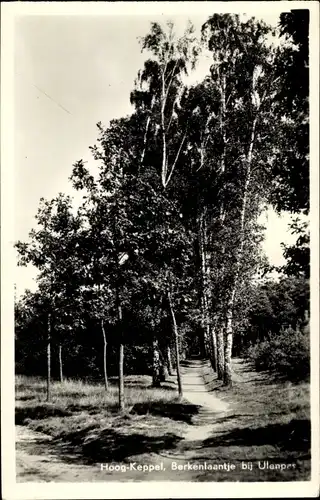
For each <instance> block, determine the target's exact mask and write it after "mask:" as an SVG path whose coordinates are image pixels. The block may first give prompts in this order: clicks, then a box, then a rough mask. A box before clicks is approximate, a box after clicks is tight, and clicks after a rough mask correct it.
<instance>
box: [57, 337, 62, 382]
mask: <svg viewBox="0 0 320 500" xmlns="http://www.w3.org/2000/svg"><path fill="white" fill-rule="evenodd" d="M58 354H59V375H60V382H63V364H62V345H61V344H59V351H58Z"/></svg>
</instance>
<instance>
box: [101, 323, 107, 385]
mask: <svg viewBox="0 0 320 500" xmlns="http://www.w3.org/2000/svg"><path fill="white" fill-rule="evenodd" d="M101 331H102V336H103V378H104V387H105V390H106V391H107V390H108V389H109V383H108V373H107V336H106V331H105V328H104V320H103V319H101Z"/></svg>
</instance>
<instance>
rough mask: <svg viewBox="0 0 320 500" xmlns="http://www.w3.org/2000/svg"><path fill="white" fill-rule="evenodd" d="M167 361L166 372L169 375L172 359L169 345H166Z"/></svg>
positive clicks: (170, 373)
mask: <svg viewBox="0 0 320 500" xmlns="http://www.w3.org/2000/svg"><path fill="white" fill-rule="evenodd" d="M167 363H168V373H169V375H170V376H171V375H172V372H173V370H172V359H171V347H170V346H169V345H168V346H167Z"/></svg>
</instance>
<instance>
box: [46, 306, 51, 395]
mask: <svg viewBox="0 0 320 500" xmlns="http://www.w3.org/2000/svg"><path fill="white" fill-rule="evenodd" d="M50 400H51V314H50V313H49V314H48V331H47V401H50Z"/></svg>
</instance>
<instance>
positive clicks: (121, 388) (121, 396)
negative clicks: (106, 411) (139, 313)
mask: <svg viewBox="0 0 320 500" xmlns="http://www.w3.org/2000/svg"><path fill="white" fill-rule="evenodd" d="M118 321H119V335H120V345H119V410H120V411H122V410H124V378H123V359H124V344H123V340H122V335H123V333H122V330H121V329H122V307H121V304H120V298H119V296H118Z"/></svg>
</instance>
